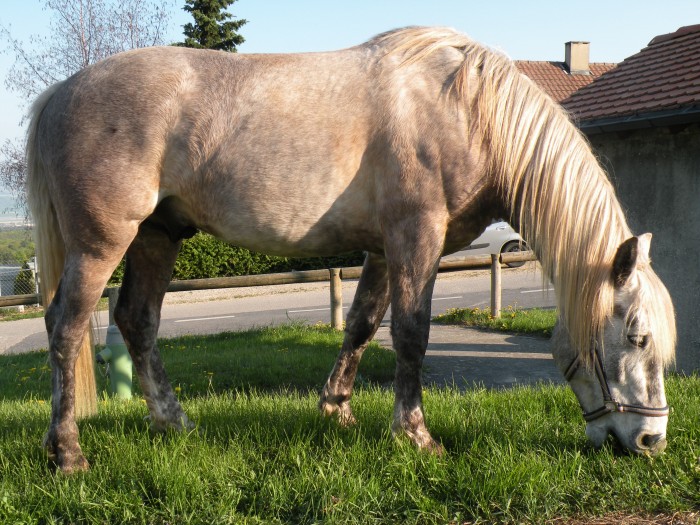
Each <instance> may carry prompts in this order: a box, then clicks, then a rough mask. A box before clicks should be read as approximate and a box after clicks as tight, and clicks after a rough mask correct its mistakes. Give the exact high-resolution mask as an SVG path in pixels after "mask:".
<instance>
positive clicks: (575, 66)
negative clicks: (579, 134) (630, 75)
mask: <svg viewBox="0 0 700 525" xmlns="http://www.w3.org/2000/svg"><path fill="white" fill-rule="evenodd" d="M589 49H590V47H589V43H588V42H567V43H566V44H565V45H564V62H541V61H530V60H517V61H516V62H515V65H516V66H517V68H518V70H520V72H521V73H523V74H525V75H526V76H528V77H530V79H531V80H532V81H533V82H535V84H537V85H538V86H539V87H540V88H541V89H542V90H543V91H544V92H545V93H547V94H548V95H549V96H550V97H552V98H553V99H554V100H556V101H557V102H561V101H562V100H564V99H566V98H568V97H569V96H570V95H571V94H572V93H573V92H574V91H576V90H578V89H581V88H582V87H584V86H587V85H588V84H590V83H591V82H593V81H594V80H595V79H597V78H598V77H600V76H601V75H602V74H603V73H606V72H608V71H610V70H611V69H613V68H614V67H615V64H609V63H604V62H603V63H590V62H589V60H588V57H589Z"/></svg>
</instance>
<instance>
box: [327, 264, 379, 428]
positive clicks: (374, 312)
mask: <svg viewBox="0 0 700 525" xmlns="http://www.w3.org/2000/svg"><path fill="white" fill-rule="evenodd" d="M388 306H389V280H388V274H387V269H386V262H385V260H384V258H383V257H380V256H378V255H374V254H367V258H366V259H365V264H364V268H363V269H362V276H361V277H360V282H359V283H358V286H357V291H356V292H355V299H354V300H353V302H352V307H351V308H350V311H349V312H348V316H347V320H346V323H345V339H344V340H343V346H342V348H341V350H340V354H339V355H338V359H337V360H336V363H335V367H334V368H333V371H332V372H331V375H330V377H329V378H328V381H327V382H326V385H325V386H324V387H323V392H322V394H321V400H320V401H319V408H320V410H321V412H322V413H323V414H326V415H332V414H337V415H338V420H339V421H340V422H341V424H352V423H354V422H355V418H354V416H353V415H352V410H351V408H350V397H351V396H352V387H353V384H354V382H355V375H356V374H357V367H358V365H359V364H360V359H361V358H362V354H363V352H364V351H365V348H367V345H368V344H369V342H370V340H371V339H372V337H373V336H374V334H375V332H376V331H377V328H378V327H379V324H380V323H381V322H382V318H383V317H384V314H385V313H386V309H387V307H388Z"/></svg>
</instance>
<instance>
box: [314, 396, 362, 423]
mask: <svg viewBox="0 0 700 525" xmlns="http://www.w3.org/2000/svg"><path fill="white" fill-rule="evenodd" d="M318 408H319V410H320V411H321V414H322V415H323V416H324V417H328V418H330V417H334V416H335V418H336V420H337V421H338V424H339V425H340V426H341V427H351V426H353V425H355V424H357V419H355V416H354V415H353V413H352V409H351V408H350V404H349V403H343V404H342V405H336V404H333V403H329V402H327V401H321V402H320V403H319V404H318Z"/></svg>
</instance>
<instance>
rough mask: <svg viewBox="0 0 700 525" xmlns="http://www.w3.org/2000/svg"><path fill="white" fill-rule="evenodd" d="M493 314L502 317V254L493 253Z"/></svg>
mask: <svg viewBox="0 0 700 525" xmlns="http://www.w3.org/2000/svg"><path fill="white" fill-rule="evenodd" d="M491 315H492V316H493V317H501V255H500V254H499V253H492V254H491Z"/></svg>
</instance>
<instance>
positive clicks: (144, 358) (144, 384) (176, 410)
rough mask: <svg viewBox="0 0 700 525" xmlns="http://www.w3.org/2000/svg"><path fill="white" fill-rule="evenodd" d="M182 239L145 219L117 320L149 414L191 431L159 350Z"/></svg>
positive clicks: (155, 425) (157, 423) (155, 423)
mask: <svg viewBox="0 0 700 525" xmlns="http://www.w3.org/2000/svg"><path fill="white" fill-rule="evenodd" d="M180 244H181V242H180V241H173V240H171V238H170V236H169V235H168V233H167V232H166V230H164V229H163V228H162V227H161V226H159V225H155V224H153V223H152V222H150V221H145V222H144V223H142V224H141V226H140V228H139V233H138V235H137V236H136V238H135V239H134V241H133V242H132V243H131V246H129V249H128V251H127V254H126V268H125V273H124V281H123V284H122V287H121V291H120V293H119V301H118V302H117V307H116V308H115V310H114V320H115V322H116V323H117V326H118V327H119V330H120V332H121V334H122V336H123V337H124V342H125V343H126V345H127V348H128V349H129V353H130V354H131V358H132V360H133V362H134V368H135V370H136V374H137V375H138V378H139V382H140V385H141V389H142V391H143V395H144V397H145V399H146V403H147V405H148V409H149V412H150V415H151V427H152V429H153V430H156V431H161V430H166V429H168V428H174V429H177V430H180V429H185V428H189V427H191V426H192V425H191V423H190V422H189V420H188V418H187V416H186V415H185V413H184V411H183V410H182V407H181V406H180V403H179V402H178V400H177V397H176V396H175V393H174V392H173V389H172V386H171V384H170V382H169V380H168V377H167V375H166V373H165V368H164V367H163V362H162V360H161V357H160V352H159V351H158V348H157V346H156V340H157V336H158V327H159V326H160V315H161V306H162V304H163V297H164V296H165V292H166V290H167V288H168V284H169V283H170V277H171V275H172V271H173V267H174V266H175V260H176V259H177V254H178V251H179V249H180Z"/></svg>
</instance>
